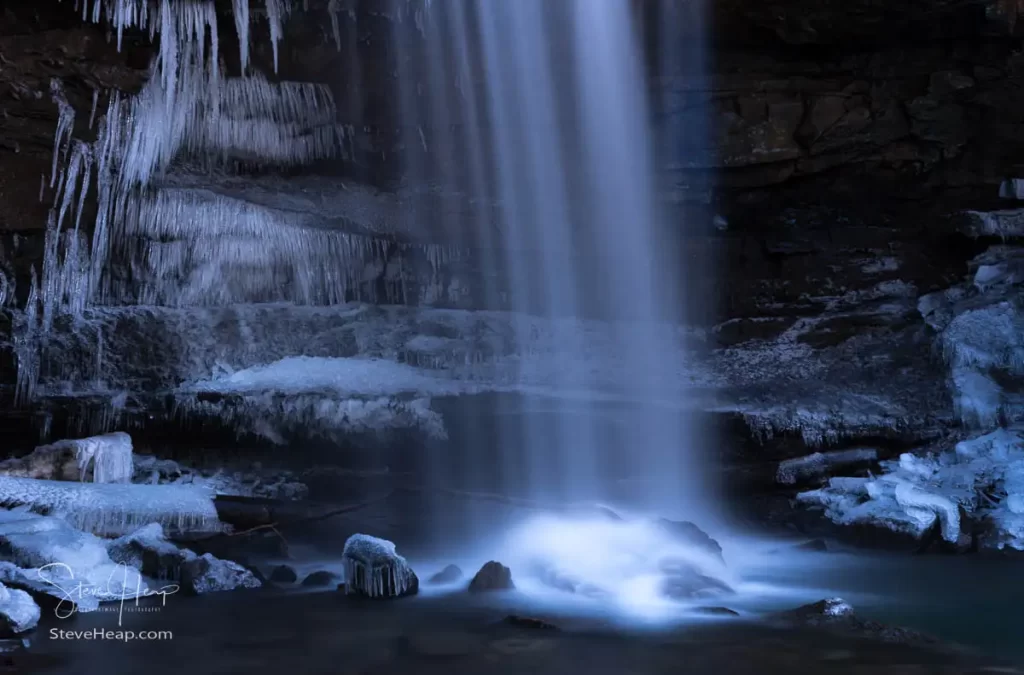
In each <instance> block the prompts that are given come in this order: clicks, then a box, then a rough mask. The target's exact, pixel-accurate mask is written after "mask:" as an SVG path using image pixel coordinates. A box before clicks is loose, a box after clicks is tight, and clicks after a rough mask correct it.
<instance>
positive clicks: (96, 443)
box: [0, 431, 134, 483]
mask: <svg viewBox="0 0 1024 675" xmlns="http://www.w3.org/2000/svg"><path fill="white" fill-rule="evenodd" d="M132 461H133V460H132V439H131V436H129V435H128V434H126V433H123V432H120V431H118V432H114V433H110V434H103V435H102V436H90V437H89V438H79V439H74V440H64V441H57V442H56V443H51V444H49V445H41V446H39V447H37V448H36V449H35V450H33V451H32V452H31V453H29V454H28V455H26V456H24V457H19V458H15V459H9V460H5V461H3V462H0V474H2V475H5V476H17V477H23V478H41V479H47V480H79V481H85V480H87V479H89V478H91V479H92V482H94V483H129V482H131V479H132V475H133V474H134V465H133V463H132ZM72 467H73V471H74V473H72V471H71V469H72Z"/></svg>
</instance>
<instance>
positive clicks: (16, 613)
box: [0, 583, 41, 637]
mask: <svg viewBox="0 0 1024 675" xmlns="http://www.w3.org/2000/svg"><path fill="white" fill-rule="evenodd" d="M40 616H41V612H40V610H39V605H37V604H36V603H35V600H33V599H32V596H30V595H29V594H28V593H26V592H25V591H21V590H18V589H16V588H8V587H7V586H4V585H3V584H2V583H0V636H3V637H7V636H9V635H17V634H19V633H24V632H26V631H29V630H32V629H33V628H35V627H36V624H38V623H39V617H40Z"/></svg>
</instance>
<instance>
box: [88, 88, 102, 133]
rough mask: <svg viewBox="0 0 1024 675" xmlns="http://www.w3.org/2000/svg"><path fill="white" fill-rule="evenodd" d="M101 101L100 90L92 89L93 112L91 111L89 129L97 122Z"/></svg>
mask: <svg viewBox="0 0 1024 675" xmlns="http://www.w3.org/2000/svg"><path fill="white" fill-rule="evenodd" d="M99 103H100V90H99V89H93V90H92V112H90V113H89V129H90V130H91V129H92V128H93V126H94V125H95V124H96V107H97V106H98V105H99Z"/></svg>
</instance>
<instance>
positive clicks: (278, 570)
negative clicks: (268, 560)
mask: <svg viewBox="0 0 1024 675" xmlns="http://www.w3.org/2000/svg"><path fill="white" fill-rule="evenodd" d="M267 578H268V580H270V581H271V582H273V583H275V584H294V583H295V582H296V581H298V579H299V576H298V575H297V574H295V570H293V569H292V568H291V567H289V566H288V565H278V566H277V567H275V568H274V569H272V570H271V571H270V576H269V577H267Z"/></svg>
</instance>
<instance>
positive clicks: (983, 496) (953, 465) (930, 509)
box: [798, 427, 1024, 549]
mask: <svg viewBox="0 0 1024 675" xmlns="http://www.w3.org/2000/svg"><path fill="white" fill-rule="evenodd" d="M882 468H883V470H884V471H885V473H883V474H882V475H881V476H879V477H877V478H833V479H832V480H831V481H830V482H829V485H828V486H827V487H825V488H822V489H819V490H812V491H809V492H804V493H801V494H800V495H798V499H799V500H801V501H803V502H805V503H809V504H814V505H818V506H821V507H823V508H824V511H825V515H826V516H827V517H828V518H830V519H831V520H833V521H834V522H836V523H838V524H842V525H851V524H864V525H874V526H878V527H883V528H886V529H890V530H893V531H896V532H902V533H906V534H909V535H912V536H914V537H918V538H920V537H922V536H923V535H924V534H925V533H926V532H928V531H929V530H930V529H931V528H932V527H933V526H935V525H936V524H938V525H939V528H940V532H941V535H942V538H943V539H944V540H945V541H947V542H950V543H959V542H960V541H961V539H962V538H963V537H964V536H965V535H964V530H966V529H968V527H967V526H965V525H966V524H964V523H962V522H961V521H962V516H963V515H966V516H967V517H968V518H969V519H970V520H971V522H973V523H980V522H984V523H987V524H988V526H989V527H990V528H991V530H990V532H988V533H986V534H985V535H984V537H983V539H982V544H983V545H986V546H992V547H996V548H1002V547H1006V546H1008V547H1011V548H1017V549H1024V428H1021V427H1015V428H1011V429H998V430H996V431H994V432H992V433H989V434H984V435H982V436H978V437H975V438H972V439H969V440H966V441H961V442H960V443H958V444H957V445H956V447H955V448H954V449H953V450H952V451H947V452H944V453H939V454H936V455H929V456H923V457H921V456H917V455H913V454H910V453H906V454H903V455H901V456H900V458H899V459H898V460H895V461H887V462H882Z"/></svg>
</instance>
